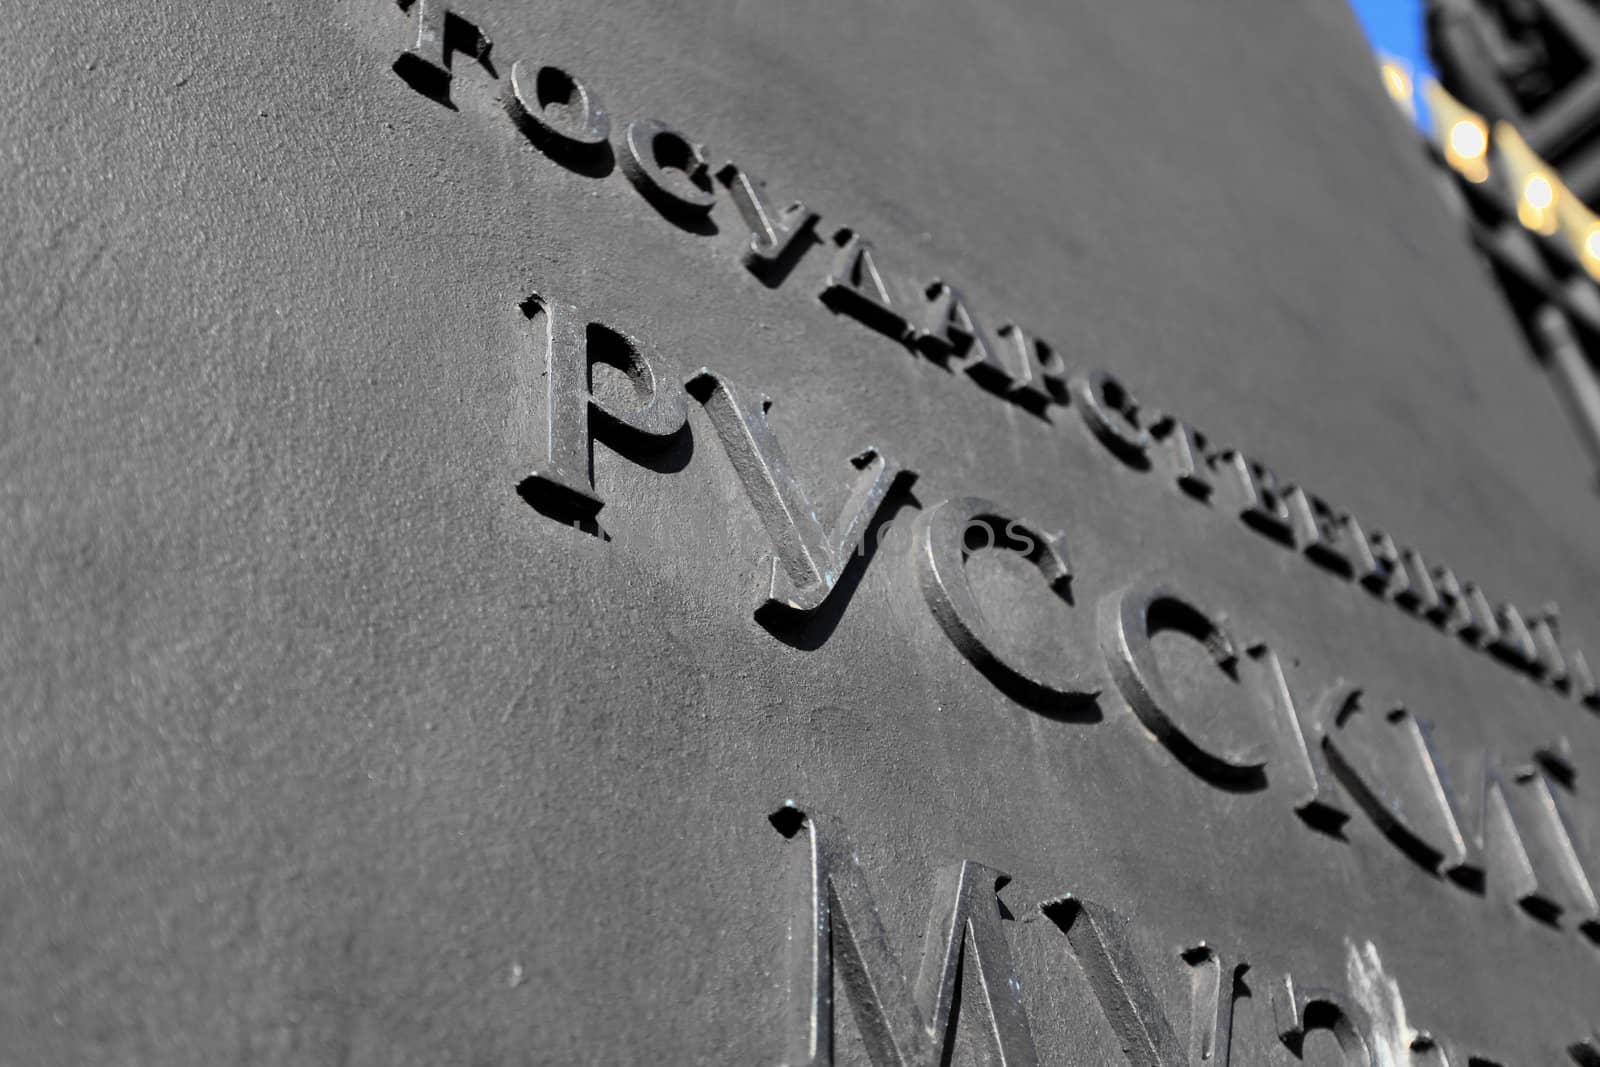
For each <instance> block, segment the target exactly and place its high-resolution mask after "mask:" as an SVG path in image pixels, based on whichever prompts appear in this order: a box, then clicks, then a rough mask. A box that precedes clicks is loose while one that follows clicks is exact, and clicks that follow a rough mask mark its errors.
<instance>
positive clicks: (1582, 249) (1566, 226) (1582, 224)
mask: <svg viewBox="0 0 1600 1067" xmlns="http://www.w3.org/2000/svg"><path fill="white" fill-rule="evenodd" d="M1555 212H1556V218H1557V220H1558V221H1559V223H1560V227H1561V236H1562V238H1563V239H1564V240H1565V241H1566V244H1567V247H1568V248H1570V249H1572V254H1573V256H1574V257H1575V258H1576V259H1577V261H1578V263H1579V264H1580V265H1582V267H1583V269H1584V270H1586V271H1588V272H1589V275H1590V276H1591V277H1593V278H1595V279H1597V280H1600V216H1596V215H1595V213H1594V212H1593V211H1590V210H1589V208H1588V207H1587V206H1586V205H1585V204H1584V202H1583V201H1582V200H1579V199H1578V198H1577V197H1576V196H1574V195H1573V194H1572V193H1571V192H1568V191H1565V190H1558V191H1557V193H1556V202H1555Z"/></svg>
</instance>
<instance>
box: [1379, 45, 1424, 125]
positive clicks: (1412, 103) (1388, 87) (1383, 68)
mask: <svg viewBox="0 0 1600 1067" xmlns="http://www.w3.org/2000/svg"><path fill="white" fill-rule="evenodd" d="M1378 73H1379V75H1380V76H1381V77H1382V78H1383V89H1384V92H1386V93H1388V94H1389V99H1391V100H1393V101H1394V102H1395V103H1396V104H1397V105H1399V107H1400V110H1401V111H1404V112H1405V113H1406V114H1407V115H1409V116H1411V117H1412V118H1416V115H1417V104H1416V100H1415V98H1414V97H1413V95H1412V94H1413V90H1414V88H1415V87H1414V85H1413V84H1412V80H1411V70H1410V69H1409V68H1408V67H1407V66H1406V65H1405V63H1404V62H1402V61H1401V60H1399V59H1396V58H1395V57H1394V56H1388V55H1386V56H1384V57H1383V61H1382V62H1381V63H1379V64H1378Z"/></svg>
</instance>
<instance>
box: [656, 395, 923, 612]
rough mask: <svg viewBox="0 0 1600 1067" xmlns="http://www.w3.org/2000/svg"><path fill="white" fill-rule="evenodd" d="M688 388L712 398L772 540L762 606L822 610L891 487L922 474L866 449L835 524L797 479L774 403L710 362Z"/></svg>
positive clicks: (737, 468) (708, 405) (710, 410)
mask: <svg viewBox="0 0 1600 1067" xmlns="http://www.w3.org/2000/svg"><path fill="white" fill-rule="evenodd" d="M688 388H689V392H690V394H691V395H692V396H693V397H694V398H695V399H696V400H698V401H700V403H702V404H704V405H705V409H706V414H707V415H709V416H710V417H711V423H712V425H713V426H715V427H716V429H717V437H718V438H719V439H720V440H721V441H722V447H723V450H724V451H726V452H727V454H728V460H729V462H731V463H732V464H733V469H734V472H735V473H736V474H738V475H739V481H740V482H741V483H742V484H743V485H744V491H745V494H746V495H747V496H749V498H750V502H751V504H753V505H754V506H755V509H756V514H758V515H759V516H761V523H762V525H763V526H765V527H766V530H767V536H768V537H770V538H771V539H772V545H773V549H774V552H775V556H774V558H773V559H772V560H770V561H769V563H768V564H766V572H765V573H764V574H763V580H762V600H761V603H760V604H758V605H757V608H756V610H757V611H758V612H759V611H761V610H763V609H764V608H779V609H788V610H791V611H796V612H800V613H807V612H812V611H815V610H816V609H817V608H819V607H821V606H822V603H823V601H825V600H827V599H828V594H830V593H832V592H833V589H834V586H835V585H836V584H837V583H838V581H839V577H840V575H841V574H842V573H843V572H844V568H845V565H846V564H848V563H849V562H850V558H851V556H852V555H853V554H854V553H855V551H856V548H857V546H858V545H860V544H861V541H862V538H863V537H865V536H866V532H867V527H868V525H869V524H870V523H871V522H872V519H873V517H874V516H875V515H876V514H877V513H878V510H879V509H880V508H881V507H882V506H883V503H884V500H885V498H886V497H887V496H888V495H889V491H890V490H891V489H893V488H894V486H895V484H896V483H897V482H899V483H900V484H902V485H909V484H910V483H911V482H912V481H913V480H915V478H916V475H915V474H914V473H912V472H911V471H908V470H905V469H903V468H902V467H900V465H899V464H897V463H895V462H894V461H893V460H891V459H889V458H888V457H887V456H884V455H883V454H882V453H880V452H879V451H878V450H877V449H876V448H867V449H866V450H864V451H863V452H861V453H860V454H859V455H857V456H856V457H855V458H854V459H852V460H851V461H850V462H851V464H852V465H853V466H854V467H855V469H856V470H857V471H858V472H859V473H858V474H857V475H856V480H855V484H854V485H853V486H852V487H851V490H850V495H849V497H848V498H846V500H845V502H844V505H843V507H841V508H840V509H839V512H838V515H837V517H836V518H835V519H834V520H833V528H832V530H831V531H830V530H829V529H828V528H827V527H825V526H824V525H823V523H822V520H821V519H820V518H819V517H818V515H817V509H816V507H815V506H814V505H813V504H812V503H811V500H810V498H809V497H807V495H806V493H805V491H804V490H803V489H801V488H800V483H799V482H798V481H796V480H795V477H794V473H793V472H792V471H790V469H789V461H788V460H787V459H786V458H785V457H784V454H783V448H782V446H781V445H779V444H778V439H777V437H776V436H774V434H773V432H772V428H771V427H770V426H768V425H767V410H768V409H769V408H770V407H771V406H772V402H771V401H770V400H768V399H767V398H766V397H756V398H755V402H754V403H751V404H746V403H745V402H744V401H743V400H742V399H741V398H740V396H739V394H738V392H737V391H736V390H735V389H734V387H733V385H732V384H731V383H729V382H728V381H726V380H724V379H723V378H721V377H719V376H718V375H717V374H715V373H713V372H712V371H709V370H706V369H704V368H702V369H701V370H700V371H699V372H698V373H696V374H695V375H694V376H693V377H691V378H690V379H689V382H688Z"/></svg>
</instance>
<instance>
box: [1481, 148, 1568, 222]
mask: <svg viewBox="0 0 1600 1067" xmlns="http://www.w3.org/2000/svg"><path fill="white" fill-rule="evenodd" d="M1494 143H1495V148H1496V149H1497V150H1498V151H1499V154H1500V161H1501V163H1502V164H1503V165H1504V167H1505V175H1506V181H1507V184H1508V185H1510V187H1511V188H1512V189H1515V190H1516V196H1517V221H1519V222H1521V223H1522V224H1523V225H1524V226H1526V227H1527V228H1528V229H1530V230H1532V231H1534V232H1535V233H1542V234H1545V235H1550V234H1553V233H1555V232H1556V230H1557V229H1559V228H1561V222H1562V219H1561V207H1562V204H1563V201H1568V200H1572V199H1573V197H1571V196H1568V195H1566V190H1565V189H1564V188H1563V187H1562V185H1561V179H1560V178H1557V177H1556V175H1555V171H1553V170H1551V169H1550V166H1549V165H1548V164H1547V163H1545V161H1544V160H1542V159H1540V158H1539V157H1538V156H1536V155H1534V152H1533V149H1531V148H1529V147H1528V142H1526V141H1524V140H1523V139H1522V135H1521V134H1520V133H1518V132H1517V131H1516V128H1515V127H1513V126H1511V125H1510V124H1508V123H1504V122H1501V123H1497V124H1496V125H1495V128H1494ZM1568 233H1569V234H1571V233H1572V230H1571V228H1570V226H1569V228H1568ZM1570 239H1571V238H1570V237H1569V240H1570Z"/></svg>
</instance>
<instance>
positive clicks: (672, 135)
mask: <svg viewBox="0 0 1600 1067" xmlns="http://www.w3.org/2000/svg"><path fill="white" fill-rule="evenodd" d="M623 142H624V143H623V146H622V151H621V152H620V153H618V154H619V155H620V157H621V159H622V172H623V173H624V174H626V175H627V176H628V180H629V181H630V182H632V183H633V187H634V188H635V189H638V190H639V193H640V195H642V196H643V197H644V198H645V199H646V200H648V201H650V203H652V204H654V205H655V208H656V210H657V211H659V212H661V213H662V214H663V215H665V216H666V217H667V218H669V219H672V220H673V221H675V222H678V223H680V224H683V225H686V226H690V227H694V226H703V225H705V224H706V223H707V222H708V221H709V220H708V219H707V215H709V214H710V212H711V206H712V205H713V204H715V203H716V200H717V197H716V193H715V192H714V191H713V190H712V187H711V178H710V176H709V174H708V172H707V167H706V159H705V153H704V152H702V151H701V149H700V147H699V146H698V145H696V144H694V143H693V142H692V141H690V140H689V139H688V138H687V137H685V136H684V135H683V134H681V133H679V132H678V131H677V130H674V129H672V128H671V127H670V126H667V125H665V124H664V123H661V122H659V121H657V120H655V119H640V120H638V121H637V122H630V123H629V124H628V129H627V132H626V133H625V134H624V135H623Z"/></svg>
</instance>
